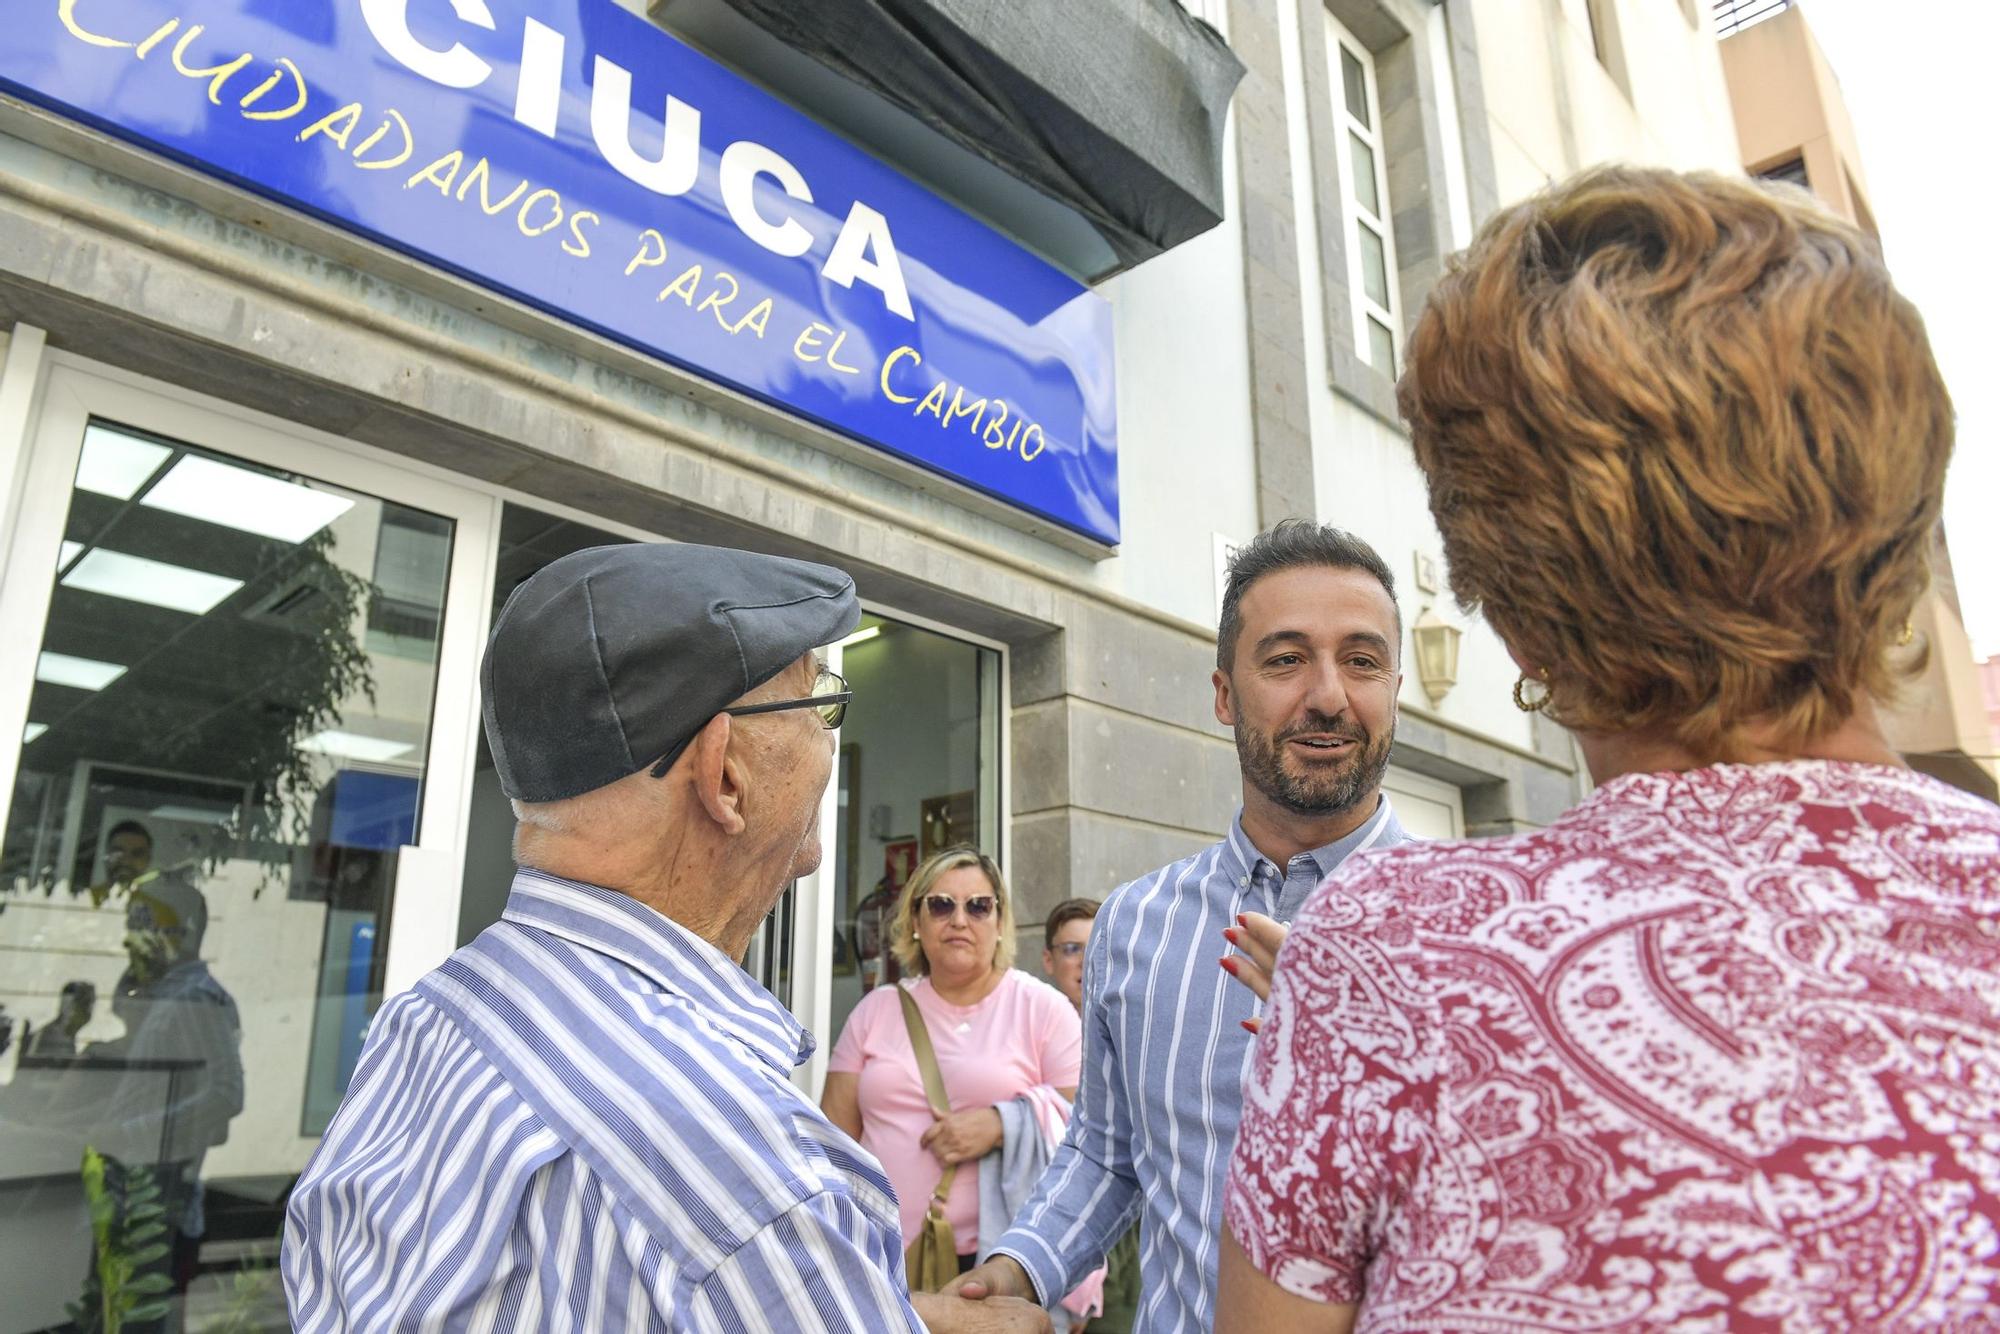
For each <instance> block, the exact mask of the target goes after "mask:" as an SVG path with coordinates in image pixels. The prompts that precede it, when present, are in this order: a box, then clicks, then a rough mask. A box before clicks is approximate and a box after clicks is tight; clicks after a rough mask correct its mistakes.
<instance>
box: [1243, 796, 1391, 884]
mask: <svg viewBox="0 0 2000 1334" xmlns="http://www.w3.org/2000/svg"><path fill="white" fill-rule="evenodd" d="M1404 837H1405V835H1404V833H1403V826H1402V825H1401V823H1399V822H1398V821H1397V819H1396V812H1395V810H1394V809H1393V808H1392V807H1391V806H1390V805H1389V794H1388V793H1387V792H1384V793H1381V794H1380V803H1379V804H1378V805H1377V806H1376V807H1375V813H1374V814H1373V815H1371V816H1369V817H1368V818H1367V819H1366V820H1364V821H1362V822H1361V825H1360V826H1359V827H1358V828H1356V829H1354V830H1353V831H1352V832H1350V833H1348V834H1347V835H1346V836H1344V837H1342V838H1337V839H1335V840H1334V841H1333V842H1331V843H1328V844H1327V845H1326V846H1324V847H1318V848H1314V849H1312V850H1311V851H1309V852H1305V853H1302V854H1300V855H1301V856H1304V857H1305V858H1307V859H1308V860H1309V861H1311V862H1312V864H1313V869H1314V870H1315V871H1316V872H1318V874H1317V876H1316V877H1315V878H1316V879H1321V880H1323V879H1325V878H1326V877H1327V876H1329V875H1331V874H1333V869H1334V868H1335V867H1336V866H1339V865H1340V864H1341V863H1342V862H1344V861H1346V860H1347V859H1348V858H1349V857H1352V856H1353V855H1354V854H1355V853H1357V852H1366V851H1367V850H1368V849H1370V848H1386V847H1391V846H1393V845H1395V844H1397V843H1401V842H1403V841H1404ZM1224 846H1226V847H1227V848H1228V849H1229V851H1230V854H1231V855H1232V856H1233V857H1234V858H1235V860H1236V863H1237V866H1238V867H1239V868H1240V870H1241V872H1242V873H1243V874H1246V875H1248V874H1253V873H1255V871H1256V870H1257V868H1258V867H1259V866H1269V867H1270V868H1271V869H1272V871H1274V872H1275V873H1276V874H1277V877H1278V879H1280V880H1283V879H1284V878H1285V875H1286V869H1287V868H1285V867H1283V866H1279V865H1277V864H1276V863H1275V862H1273V861H1272V860H1271V859H1270V858H1269V857H1266V856H1265V855H1264V854H1263V853H1261V852H1259V851H1257V847H1256V845H1255V844H1253V843H1252V842H1251V841H1250V836H1249V835H1248V834H1245V833H1244V832H1243V808H1242V807H1241V806H1238V807H1237V808H1236V818H1235V819H1233V820H1231V821H1230V822H1229V837H1228V838H1227V839H1225V840H1224Z"/></svg>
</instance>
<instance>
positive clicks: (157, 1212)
mask: <svg viewBox="0 0 2000 1334" xmlns="http://www.w3.org/2000/svg"><path fill="white" fill-rule="evenodd" d="M166 1216H167V1211H166V1210H165V1209H163V1208H161V1207H160V1206H159V1205H157V1204H136V1205H133V1206H132V1207H131V1208H130V1209H127V1210H126V1211H125V1221H126V1222H127V1223H141V1222H144V1221H145V1220H146V1219H148V1218H165V1217H166Z"/></svg>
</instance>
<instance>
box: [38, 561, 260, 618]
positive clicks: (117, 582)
mask: <svg viewBox="0 0 2000 1334" xmlns="http://www.w3.org/2000/svg"><path fill="white" fill-rule="evenodd" d="M62 581H63V584H64V586H65V587H68V588H80V589H82V590H83V591H85V592H87V593H102V594H104V595H105V596H107V597H114V598H127V599H129V600H131V601H133V602H147V603H151V604H152V605H153V606H155V607H171V608H172V609H173V610H175V611H186V612H193V613H194V614H195V615H196V616H201V615H205V614H206V613H207V612H208V611H209V609H210V608H212V607H214V606H215V604H216V603H218V602H220V601H222V600H223V599H224V598H226V597H228V596H229V595H230V594H231V593H234V592H235V591H236V590H237V589H239V588H241V587H243V581H242V580H241V579H230V578H227V577H226V576H223V575H220V574H210V573H208V572H207V571H206V570H190V569H188V568H187V567H186V566H185V565H169V564H167V563H166V562H165V561H158V560H147V559H146V558H145V557H144V556H128V555H126V554H125V553H124V552H122V551H106V550H104V549H103V548H102V547H99V548H98V549H97V550H95V551H93V552H91V553H90V554H89V555H88V556H85V557H84V558H83V559H82V560H80V561H78V562H77V564H76V568H75V569H73V570H71V571H70V572H69V573H68V574H66V575H64V576H63V580H62Z"/></svg>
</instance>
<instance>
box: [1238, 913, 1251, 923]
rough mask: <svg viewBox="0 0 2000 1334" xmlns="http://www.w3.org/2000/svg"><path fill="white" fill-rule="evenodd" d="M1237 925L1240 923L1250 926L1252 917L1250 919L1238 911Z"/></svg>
mask: <svg viewBox="0 0 2000 1334" xmlns="http://www.w3.org/2000/svg"><path fill="white" fill-rule="evenodd" d="M1236 925H1238V926H1249V925H1250V919H1249V917H1247V916H1245V915H1244V914H1243V913H1237V914H1236Z"/></svg>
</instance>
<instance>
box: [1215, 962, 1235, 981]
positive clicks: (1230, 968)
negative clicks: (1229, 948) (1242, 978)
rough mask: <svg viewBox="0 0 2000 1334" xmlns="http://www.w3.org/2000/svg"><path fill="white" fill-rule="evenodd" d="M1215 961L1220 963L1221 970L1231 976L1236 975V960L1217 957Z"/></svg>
mask: <svg viewBox="0 0 2000 1334" xmlns="http://www.w3.org/2000/svg"><path fill="white" fill-rule="evenodd" d="M1216 962H1217V963H1219V964H1221V965H1222V971H1223V972H1225V973H1228V974H1229V975H1230V976H1231V977H1234V976H1236V960H1234V959H1217V960H1216Z"/></svg>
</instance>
